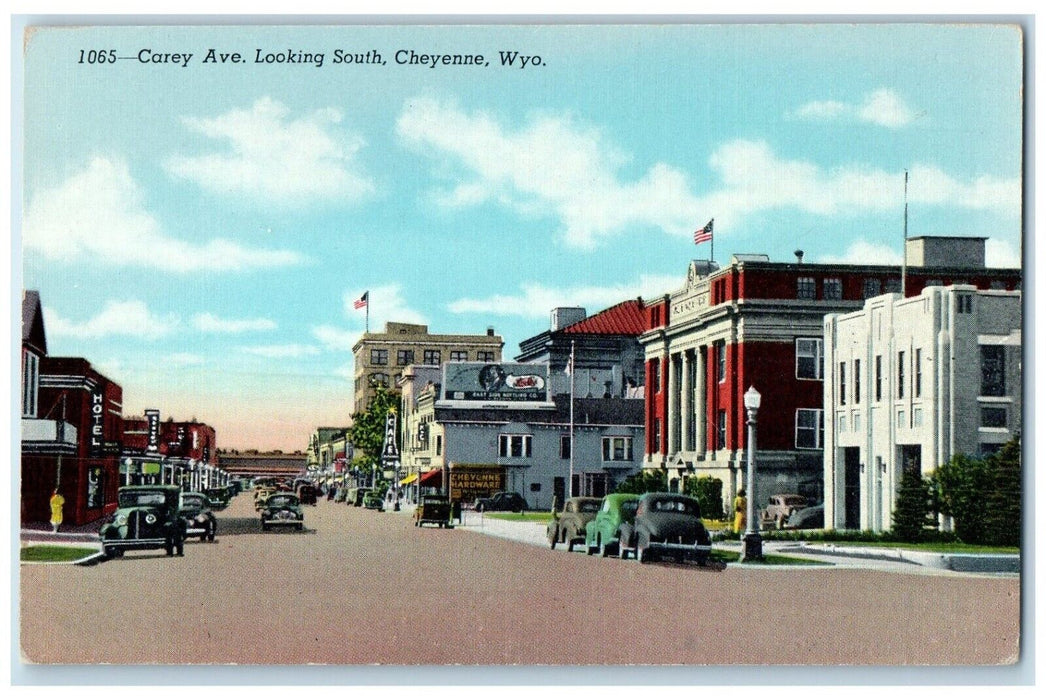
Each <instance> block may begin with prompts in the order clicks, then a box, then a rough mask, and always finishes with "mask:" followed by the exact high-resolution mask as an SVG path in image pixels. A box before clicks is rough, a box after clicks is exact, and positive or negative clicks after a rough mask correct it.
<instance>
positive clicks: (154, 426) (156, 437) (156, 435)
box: [145, 409, 160, 453]
mask: <svg viewBox="0 0 1046 700" xmlns="http://www.w3.org/2000/svg"><path fill="white" fill-rule="evenodd" d="M145 421H146V431H147V433H148V436H149V444H148V446H147V447H146V448H145V450H146V452H152V453H156V452H159V451H160V412H159V411H157V410H155V409H149V410H147V411H146V412H145Z"/></svg>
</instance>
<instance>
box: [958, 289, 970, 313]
mask: <svg viewBox="0 0 1046 700" xmlns="http://www.w3.org/2000/svg"><path fill="white" fill-rule="evenodd" d="M955 311H956V312H957V313H960V314H971V313H973V297H972V296H971V295H969V294H956V295H955Z"/></svg>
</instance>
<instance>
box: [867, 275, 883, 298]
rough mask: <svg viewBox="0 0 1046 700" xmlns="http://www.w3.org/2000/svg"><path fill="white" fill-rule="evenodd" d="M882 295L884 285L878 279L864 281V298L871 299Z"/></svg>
mask: <svg viewBox="0 0 1046 700" xmlns="http://www.w3.org/2000/svg"><path fill="white" fill-rule="evenodd" d="M881 293H882V283H881V282H880V281H879V280H877V279H866V280H865V281H864V298H865V299H871V298H872V297H877V296H879V294H881Z"/></svg>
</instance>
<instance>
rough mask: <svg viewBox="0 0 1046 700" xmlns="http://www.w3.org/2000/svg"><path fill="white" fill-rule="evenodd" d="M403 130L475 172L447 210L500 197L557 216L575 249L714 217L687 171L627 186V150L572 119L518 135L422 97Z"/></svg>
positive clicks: (539, 119)
mask: <svg viewBox="0 0 1046 700" xmlns="http://www.w3.org/2000/svg"><path fill="white" fill-rule="evenodd" d="M396 128H397V132H398V134H399V135H400V137H401V138H402V139H403V140H404V141H405V142H406V143H407V144H408V145H409V146H411V147H413V148H415V149H416V150H418V151H421V152H424V153H428V154H429V155H432V156H433V157H437V158H445V159H447V160H448V161H451V162H455V163H458V164H460V165H462V166H463V167H464V168H465V170H467V171H468V173H469V175H468V178H469V179H468V180H467V181H465V182H462V183H460V184H458V185H456V186H455V187H452V188H451V189H450V190H449V191H445V192H441V193H438V194H437V197H436V199H437V201H438V202H439V203H440V204H442V205H444V206H469V205H475V204H478V203H480V202H483V201H486V200H491V199H492V200H495V201H497V202H499V203H500V204H502V205H504V206H507V207H510V208H513V209H515V210H517V211H519V212H521V213H523V214H525V215H540V214H544V213H546V212H548V211H549V210H551V211H552V212H553V213H555V214H556V215H558V217H559V218H560V220H561V221H562V223H563V226H564V236H565V238H566V241H567V242H568V243H569V244H571V245H574V246H579V247H592V246H594V245H595V244H596V242H597V241H598V239H600V238H605V237H609V236H612V235H614V234H618V233H620V232H622V231H623V230H625V229H626V228H627V227H629V226H652V227H655V228H660V229H662V230H663V231H665V232H666V233H670V234H679V233H689V229H690V228H692V227H693V226H694V222H695V221H697V220H698V219H699V218H701V216H705V215H706V214H705V212H702V211H701V210H700V209H699V207H698V206H697V202H696V200H695V197H694V195H693V194H692V193H691V191H690V186H689V184H688V182H687V178H686V176H685V174H684V173H683V172H681V171H679V170H677V169H675V168H672V167H671V166H668V165H665V164H663V163H655V164H653V165H651V166H650V167H649V168H648V169H647V171H646V172H645V173H644V174H643V175H642V176H641V177H640V178H639V179H637V180H634V181H624V180H623V179H621V177H620V176H619V174H618V172H619V170H620V169H621V168H622V167H623V166H624V165H626V164H627V163H628V161H629V157H628V156H627V154H625V153H623V152H622V151H620V150H619V149H618V148H617V147H616V146H615V145H614V144H612V143H609V142H608V140H607V139H606V138H605V137H604V135H603V134H601V133H600V132H599V131H598V130H597V129H594V128H592V127H590V126H586V125H582V124H580V123H578V122H576V121H575V120H573V119H571V118H570V117H567V116H553V115H542V116H536V117H534V118H532V119H531V120H530V122H529V123H528V124H527V125H526V126H525V127H523V128H522V129H519V130H515V131H513V130H511V129H509V128H507V127H504V126H502V125H501V124H499V123H498V122H496V121H495V120H494V119H493V118H492V117H490V116H489V115H487V114H484V113H482V112H475V113H472V114H469V113H466V112H464V111H462V110H461V109H459V108H458V107H457V106H456V105H454V104H451V103H444V102H440V101H438V100H433V99H427V98H419V99H415V100H411V101H409V102H407V103H406V104H405V106H404V109H403V112H402V113H401V115H400V117H399V119H398V121H397V123H396Z"/></svg>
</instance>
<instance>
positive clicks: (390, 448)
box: [381, 411, 400, 469]
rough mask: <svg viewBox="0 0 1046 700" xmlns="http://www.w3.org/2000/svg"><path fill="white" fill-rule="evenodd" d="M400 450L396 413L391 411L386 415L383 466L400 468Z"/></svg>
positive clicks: (382, 444) (382, 445)
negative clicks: (397, 437)
mask: <svg viewBox="0 0 1046 700" xmlns="http://www.w3.org/2000/svg"><path fill="white" fill-rule="evenodd" d="M399 465H400V451H399V448H398V447H397V446H396V414H395V413H393V412H392V411H389V412H388V414H387V415H386V416H385V438H384V440H383V441H382V443H381V466H382V467H383V468H385V469H388V468H390V467H391V468H393V469H398V468H399Z"/></svg>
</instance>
